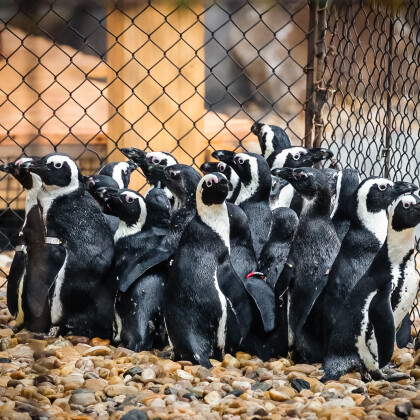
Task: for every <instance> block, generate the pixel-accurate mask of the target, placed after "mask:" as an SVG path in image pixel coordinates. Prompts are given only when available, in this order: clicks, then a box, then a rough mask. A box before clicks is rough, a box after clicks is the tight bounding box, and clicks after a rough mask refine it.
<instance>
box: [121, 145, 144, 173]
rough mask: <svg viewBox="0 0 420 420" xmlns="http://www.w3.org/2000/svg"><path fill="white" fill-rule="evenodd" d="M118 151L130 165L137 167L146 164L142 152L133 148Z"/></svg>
mask: <svg viewBox="0 0 420 420" xmlns="http://www.w3.org/2000/svg"><path fill="white" fill-rule="evenodd" d="M120 150H121V153H122V154H123V155H124V156H126V157H127V158H128V159H130V161H132V163H134V164H136V165H138V166H141V165H147V164H148V162H147V159H146V152H144V151H143V150H140V149H137V148H135V147H124V148H123V149H120ZM129 164H130V162H129ZM134 169H135V168H134ZM134 169H133V170H134Z"/></svg>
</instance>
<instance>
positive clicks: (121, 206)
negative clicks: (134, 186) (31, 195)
mask: <svg viewBox="0 0 420 420" xmlns="http://www.w3.org/2000/svg"><path fill="white" fill-rule="evenodd" d="M99 193H100V194H101V195H102V197H103V199H104V200H105V202H106V204H107V207H108V209H109V212H110V213H111V214H113V215H114V216H116V217H118V218H119V219H120V225H119V227H118V230H117V231H116V233H115V236H114V240H115V259H114V275H115V276H116V278H117V281H118V287H119V291H118V292H117V296H116V300H115V319H114V328H113V340H114V342H115V343H121V344H122V345H123V346H124V347H127V348H129V349H130V350H133V351H137V352H138V351H142V350H152V349H154V348H163V347H164V345H165V344H166V329H165V323H164V319H163V289H164V283H165V278H166V274H167V263H166V260H167V258H168V257H169V256H170V253H169V254H165V255H164V256H163V258H161V260H158V259H156V258H155V257H156V255H157V254H159V252H160V249H161V248H160V247H161V245H162V243H163V240H164V235H161V234H159V233H157V232H156V231H155V230H154V229H153V228H155V227H157V226H154V223H153V222H154V220H150V219H149V223H148V216H149V211H148V210H149V209H148V208H147V204H146V202H145V200H144V199H143V197H142V196H141V195H140V194H138V193H136V192H134V191H132V190H128V189H122V190H115V189H112V188H102V189H100V190H99ZM160 198H164V199H166V205H165V203H162V204H163V206H164V207H165V208H163V209H162V211H165V209H166V210H168V209H169V208H170V203H169V199H168V198H167V197H166V195H165V194H164V193H163V192H162V195H161V196H160ZM157 207H159V206H156V205H155V206H154V210H156V209H157ZM161 214H162V213H161ZM167 222H168V223H167V226H168V227H169V217H168V220H167ZM161 225H162V224H161Z"/></svg>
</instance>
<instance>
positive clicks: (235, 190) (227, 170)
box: [200, 162, 241, 203]
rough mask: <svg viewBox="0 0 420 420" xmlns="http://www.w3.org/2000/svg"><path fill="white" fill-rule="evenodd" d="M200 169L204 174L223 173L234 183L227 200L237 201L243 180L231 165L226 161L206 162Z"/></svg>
mask: <svg viewBox="0 0 420 420" xmlns="http://www.w3.org/2000/svg"><path fill="white" fill-rule="evenodd" d="M200 171H201V172H203V174H209V173H212V172H220V173H221V174H223V175H224V176H225V177H226V178H227V179H228V181H229V182H230V184H231V185H232V190H231V191H229V194H228V196H227V199H226V201H228V202H230V203H235V201H236V199H237V198H238V194H239V191H240V189H241V181H240V179H239V177H238V174H237V173H236V172H235V171H234V170H233V169H232V168H231V167H230V166H229V165H227V164H226V163H224V162H204V163H203V164H202V165H201V166H200Z"/></svg>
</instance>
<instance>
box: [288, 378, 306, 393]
mask: <svg viewBox="0 0 420 420" xmlns="http://www.w3.org/2000/svg"><path fill="white" fill-rule="evenodd" d="M290 385H291V386H292V387H293V388H294V389H295V390H296V391H297V392H300V391H302V389H311V384H310V383H309V382H307V381H305V380H304V379H292V381H291V382H290Z"/></svg>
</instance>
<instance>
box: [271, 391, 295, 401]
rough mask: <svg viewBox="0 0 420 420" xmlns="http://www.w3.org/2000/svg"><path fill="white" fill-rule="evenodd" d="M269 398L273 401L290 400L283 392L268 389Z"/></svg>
mask: <svg viewBox="0 0 420 420" xmlns="http://www.w3.org/2000/svg"><path fill="white" fill-rule="evenodd" d="M269 392H270V398H271V399H272V400H273V401H288V400H290V396H289V395H287V394H286V393H284V392H281V391H277V390H276V389H270V391H269Z"/></svg>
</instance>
